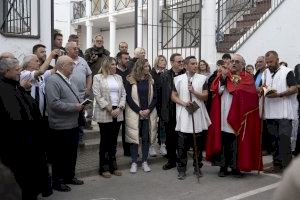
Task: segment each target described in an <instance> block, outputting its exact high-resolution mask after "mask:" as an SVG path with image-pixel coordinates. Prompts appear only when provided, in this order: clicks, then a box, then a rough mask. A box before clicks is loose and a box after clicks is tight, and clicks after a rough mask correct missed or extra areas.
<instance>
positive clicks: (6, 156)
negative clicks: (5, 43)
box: [0, 56, 47, 200]
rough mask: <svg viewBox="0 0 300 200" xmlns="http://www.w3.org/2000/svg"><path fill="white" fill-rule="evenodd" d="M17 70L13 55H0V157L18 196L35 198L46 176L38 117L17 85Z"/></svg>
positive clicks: (30, 99)
mask: <svg viewBox="0 0 300 200" xmlns="http://www.w3.org/2000/svg"><path fill="white" fill-rule="evenodd" d="M0 57H1V56H0ZM20 71H21V67H20V66H19V62H18V60H17V59H16V58H0V113H1V115H0V121H1V122H2V130H7V131H2V132H1V136H0V137H1V140H0V158H1V161H2V162H3V164H4V165H6V166H7V167H8V168H9V169H10V170H11V171H12V172H13V174H14V176H15V178H16V181H17V183H18V184H19V186H20V188H21V190H22V199H23V200H27V199H28V200H36V199H37V196H38V194H39V193H41V192H42V190H43V186H44V184H46V182H45V180H46V175H47V166H46V159H45V153H44V151H43V138H42V134H41V133H42V129H40V128H41V127H39V124H41V119H42V118H41V114H40V110H39V107H38V105H37V103H36V101H35V100H34V99H33V98H32V97H31V96H30V95H29V94H27V93H26V92H25V90H24V88H23V87H21V86H20V84H19V79H20ZM20 130H21V131H20Z"/></svg>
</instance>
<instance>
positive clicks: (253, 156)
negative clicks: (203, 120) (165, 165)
mask: <svg viewBox="0 0 300 200" xmlns="http://www.w3.org/2000/svg"><path fill="white" fill-rule="evenodd" d="M231 78H232V76H231V74H229V76H228V78H227V79H226V80H227V81H226V87H227V89H228V91H229V92H230V93H231V94H232V103H231V107H230V110H229V113H228V116H227V121H228V123H229V125H230V126H231V127H232V129H233V130H234V132H235V134H236V135H238V157H237V168H238V169H240V170H242V171H251V170H262V167H263V166H262V157H261V131H260V130H261V129H260V117H259V109H258V108H259V107H258V106H259V105H258V95H257V92H256V88H255V84H254V80H253V77H252V76H251V75H250V74H248V73H245V72H242V73H241V74H240V78H241V79H240V82H239V84H234V83H233V82H232V79H231ZM219 80H220V76H218V77H217V78H216V79H215V80H214V82H213V84H212V86H211V90H212V92H213V93H214V96H213V102H212V106H213V107H212V109H211V112H210V117H211V121H212V125H211V126H210V127H209V129H208V135H207V143H206V155H207V159H208V160H211V159H212V158H213V156H214V155H216V154H218V153H221V128H220V127H221V100H220V99H221V97H220V95H219V94H218V84H219ZM213 140H218V141H213Z"/></svg>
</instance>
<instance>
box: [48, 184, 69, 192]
mask: <svg viewBox="0 0 300 200" xmlns="http://www.w3.org/2000/svg"><path fill="white" fill-rule="evenodd" d="M52 188H53V190H57V191H60V192H70V191H71V188H70V187H69V186H67V185H66V184H63V183H54V184H53V185H52Z"/></svg>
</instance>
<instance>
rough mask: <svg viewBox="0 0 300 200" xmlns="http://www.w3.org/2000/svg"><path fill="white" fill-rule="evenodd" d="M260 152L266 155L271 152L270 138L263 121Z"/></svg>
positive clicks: (265, 122) (265, 123) (265, 121)
mask: <svg viewBox="0 0 300 200" xmlns="http://www.w3.org/2000/svg"><path fill="white" fill-rule="evenodd" d="M262 150H265V151H267V152H268V153H271V152H272V138H271V136H270V134H269V132H268V128H267V120H263V132H262Z"/></svg>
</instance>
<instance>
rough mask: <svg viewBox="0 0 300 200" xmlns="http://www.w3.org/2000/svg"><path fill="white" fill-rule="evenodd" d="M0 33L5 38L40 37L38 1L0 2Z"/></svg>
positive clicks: (5, 0) (9, 0) (15, 0)
mask: <svg viewBox="0 0 300 200" xmlns="http://www.w3.org/2000/svg"><path fill="white" fill-rule="evenodd" d="M0 13H1V16H0V33H2V34H3V35H5V36H7V37H23V38H39V37H40V1H39V0H3V1H1V2H0Z"/></svg>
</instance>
